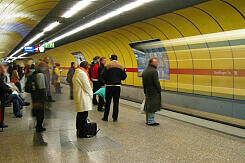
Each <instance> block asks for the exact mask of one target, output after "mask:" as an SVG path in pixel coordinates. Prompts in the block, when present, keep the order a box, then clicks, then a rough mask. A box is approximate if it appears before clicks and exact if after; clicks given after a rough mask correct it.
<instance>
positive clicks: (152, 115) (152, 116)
mask: <svg viewBox="0 0 245 163" xmlns="http://www.w3.org/2000/svg"><path fill="white" fill-rule="evenodd" d="M146 123H147V124H153V123H155V113H148V112H146Z"/></svg>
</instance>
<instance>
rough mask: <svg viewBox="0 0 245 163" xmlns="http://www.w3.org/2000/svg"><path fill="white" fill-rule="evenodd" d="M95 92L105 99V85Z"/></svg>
mask: <svg viewBox="0 0 245 163" xmlns="http://www.w3.org/2000/svg"><path fill="white" fill-rule="evenodd" d="M94 94H96V95H98V96H101V97H103V98H104V99H105V87H101V88H100V89H99V90H98V91H96V92H95V93H94Z"/></svg>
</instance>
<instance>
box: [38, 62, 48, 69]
mask: <svg viewBox="0 0 245 163" xmlns="http://www.w3.org/2000/svg"><path fill="white" fill-rule="evenodd" d="M36 69H37V70H41V71H45V70H46V69H47V66H46V63H45V62H40V63H39V64H38V66H37V67H36Z"/></svg>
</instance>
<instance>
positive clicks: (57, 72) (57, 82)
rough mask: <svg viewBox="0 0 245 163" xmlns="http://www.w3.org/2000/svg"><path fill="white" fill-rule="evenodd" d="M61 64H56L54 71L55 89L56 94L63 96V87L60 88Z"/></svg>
mask: <svg viewBox="0 0 245 163" xmlns="http://www.w3.org/2000/svg"><path fill="white" fill-rule="evenodd" d="M60 81H61V80H60V64H59V63H55V69H54V87H55V92H56V93H59V94H61V86H60Z"/></svg>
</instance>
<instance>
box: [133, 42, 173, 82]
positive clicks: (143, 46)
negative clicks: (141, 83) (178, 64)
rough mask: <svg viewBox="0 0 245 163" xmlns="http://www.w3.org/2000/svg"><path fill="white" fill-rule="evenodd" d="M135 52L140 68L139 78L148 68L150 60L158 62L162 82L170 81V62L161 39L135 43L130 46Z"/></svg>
mask: <svg viewBox="0 0 245 163" xmlns="http://www.w3.org/2000/svg"><path fill="white" fill-rule="evenodd" d="M129 45H130V46H131V48H132V49H133V51H134V54H135V56H136V60H137V66H138V77H142V72H143V71H144V69H145V68H146V67H147V66H148V61H149V59H150V58H153V57H154V58H156V59H157V60H158V68H157V71H158V75H159V79H160V80H169V60H168V55H167V52H166V49H165V48H164V46H163V44H161V42H160V40H159V39H154V40H147V41H141V42H133V43H130V44H129Z"/></svg>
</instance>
